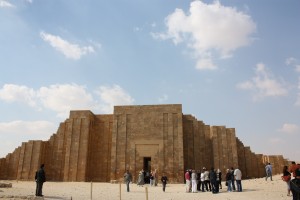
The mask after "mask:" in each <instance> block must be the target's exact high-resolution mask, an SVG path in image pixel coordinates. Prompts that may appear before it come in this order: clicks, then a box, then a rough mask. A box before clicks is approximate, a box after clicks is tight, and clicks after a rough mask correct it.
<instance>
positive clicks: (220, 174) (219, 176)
mask: <svg viewBox="0 0 300 200" xmlns="http://www.w3.org/2000/svg"><path fill="white" fill-rule="evenodd" d="M216 175H217V183H218V187H219V189H222V172H221V170H220V169H217V171H216Z"/></svg>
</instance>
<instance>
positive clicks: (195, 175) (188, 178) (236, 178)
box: [184, 167, 242, 194]
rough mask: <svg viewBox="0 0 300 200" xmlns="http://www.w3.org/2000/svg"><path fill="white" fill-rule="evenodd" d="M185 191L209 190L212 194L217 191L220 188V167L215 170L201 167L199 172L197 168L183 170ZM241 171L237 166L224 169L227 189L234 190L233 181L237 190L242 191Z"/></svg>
mask: <svg viewBox="0 0 300 200" xmlns="http://www.w3.org/2000/svg"><path fill="white" fill-rule="evenodd" d="M184 177H185V182H186V192H192V193H196V192H198V191H202V192H207V191H210V192H212V193H213V194H216V193H219V190H220V189H222V172H221V170H220V169H217V170H215V169H214V167H212V168H211V169H210V170H208V169H206V167H203V168H202V170H201V172H200V171H197V170H192V169H189V170H186V172H185V175H184ZM241 180H242V172H241V170H239V169H238V168H236V169H234V168H233V167H231V169H227V170H226V182H225V184H226V186H227V191H228V192H232V191H235V190H236V188H235V182H236V185H237V191H238V192H242V181H241Z"/></svg>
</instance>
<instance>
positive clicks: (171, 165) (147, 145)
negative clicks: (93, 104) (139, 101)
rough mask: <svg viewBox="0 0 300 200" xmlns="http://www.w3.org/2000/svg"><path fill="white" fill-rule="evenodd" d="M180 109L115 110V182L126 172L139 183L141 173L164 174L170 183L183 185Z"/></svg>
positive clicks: (162, 107) (113, 143) (143, 108)
mask: <svg viewBox="0 0 300 200" xmlns="http://www.w3.org/2000/svg"><path fill="white" fill-rule="evenodd" d="M183 161H184V159H183V132H182V108H181V105H156V106H115V109H114V121H113V132H112V149H111V171H110V174H111V176H110V178H111V179H112V180H118V179H123V174H124V172H125V170H126V169H129V170H130V171H131V172H132V174H133V179H134V180H137V175H138V173H139V171H140V170H142V169H143V168H145V162H148V163H147V164H146V165H147V167H149V169H148V170H154V169H157V170H158V174H160V175H161V173H163V172H165V173H166V175H167V176H168V178H169V180H170V182H182V181H183V176H182V174H183V169H184V162H183Z"/></svg>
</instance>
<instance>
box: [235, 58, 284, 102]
mask: <svg viewBox="0 0 300 200" xmlns="http://www.w3.org/2000/svg"><path fill="white" fill-rule="evenodd" d="M255 73H256V75H255V76H254V77H253V78H252V80H250V81H245V82H242V83H239V84H237V88H239V89H243V90H251V91H253V92H254V95H253V99H254V100H261V99H263V98H265V97H275V96H285V95H287V94H288V90H287V89H286V88H285V87H284V85H285V84H284V83H282V82H280V81H278V80H276V79H275V78H274V77H273V74H272V73H271V72H270V71H269V70H268V69H267V68H266V67H265V65H264V64H262V63H259V64H257V65H256V68H255Z"/></svg>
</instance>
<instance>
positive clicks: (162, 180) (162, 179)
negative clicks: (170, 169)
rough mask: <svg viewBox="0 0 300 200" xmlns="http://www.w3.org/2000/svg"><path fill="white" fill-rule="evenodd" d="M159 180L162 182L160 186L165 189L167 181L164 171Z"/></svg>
mask: <svg viewBox="0 0 300 200" xmlns="http://www.w3.org/2000/svg"><path fill="white" fill-rule="evenodd" d="M161 182H162V186H163V191H164V192H165V191H166V186H167V182H168V177H167V176H166V175H165V173H163V175H162V177H161Z"/></svg>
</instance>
